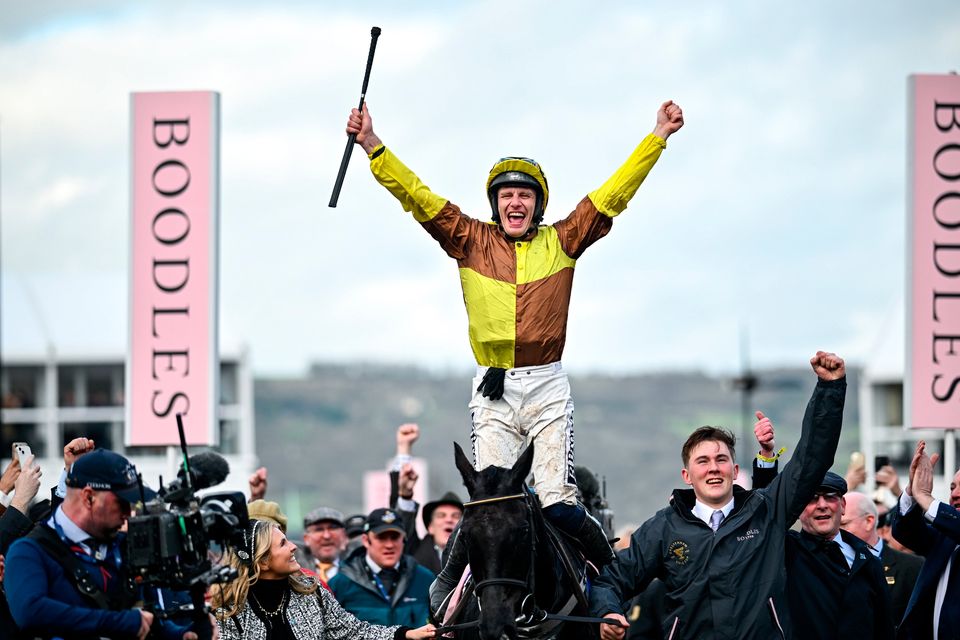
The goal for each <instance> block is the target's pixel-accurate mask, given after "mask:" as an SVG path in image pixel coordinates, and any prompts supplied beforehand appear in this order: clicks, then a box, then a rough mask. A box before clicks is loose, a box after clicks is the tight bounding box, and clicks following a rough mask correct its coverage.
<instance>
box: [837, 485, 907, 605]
mask: <svg viewBox="0 0 960 640" xmlns="http://www.w3.org/2000/svg"><path fill="white" fill-rule="evenodd" d="M846 499H847V506H846V509H845V511H844V514H843V519H842V520H841V521H840V528H841V529H843V530H845V531H849V532H850V533H852V534H853V535H855V536H857V537H858V538H860V539H861V540H863V541H864V542H866V543H867V545H868V546H869V547H870V551H871V552H872V553H873V555H874V556H875V557H876V558H879V560H880V563H881V564H882V565H883V575H884V578H886V581H887V590H888V591H889V593H890V602H891V603H892V605H893V610H892V613H893V622H894V624H900V621H901V620H902V619H903V614H904V613H905V612H906V610H907V603H908V602H909V601H910V594H911V593H913V586H914V585H915V584H916V583H917V578H918V577H919V576H920V569H921V568H922V567H923V558H921V557H920V556H915V555H913V554H912V553H904V552H903V551H897V550H896V549H894V548H893V547H891V546H890V545H889V544H886V543H885V542H884V540H883V538H881V537H880V534H879V533H877V506H876V505H875V504H874V503H873V500H871V499H870V497H869V496H867V495H865V494H863V493H857V492H850V493H848V494H847V495H846Z"/></svg>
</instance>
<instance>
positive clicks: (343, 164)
mask: <svg viewBox="0 0 960 640" xmlns="http://www.w3.org/2000/svg"><path fill="white" fill-rule="evenodd" d="M379 37H380V27H374V28H373V29H370V53H368V54H367V70H366V71H365V72H364V74H363V87H362V88H361V89H360V106H359V107H357V108H358V109H360V111H361V112H363V102H364V100H365V99H366V96H367V83H368V82H370V69H371V68H372V67H373V54H374V52H375V51H376V50H377V38H379ZM356 141H357V134H355V133H351V134H350V135H349V136H347V148H346V149H344V150H343V158H342V159H341V160H340V171H338V172H337V182H336V183H335V184H334V185H333V194H332V195H331V196H330V206H331V207H336V206H337V200H339V199H340V188H341V187H342V186H343V179H344V177H346V175H347V165H349V164H350V154H351V153H352V152H353V145H354V143H355V142H356Z"/></svg>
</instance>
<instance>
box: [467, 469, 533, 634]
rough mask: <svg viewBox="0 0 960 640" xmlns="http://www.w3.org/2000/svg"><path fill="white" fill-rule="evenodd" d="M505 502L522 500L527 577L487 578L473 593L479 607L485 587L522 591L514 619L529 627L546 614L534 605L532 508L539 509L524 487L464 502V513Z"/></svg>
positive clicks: (481, 581)
mask: <svg viewBox="0 0 960 640" xmlns="http://www.w3.org/2000/svg"><path fill="white" fill-rule="evenodd" d="M507 500H523V503H524V507H525V511H526V520H527V525H528V527H529V531H530V563H529V566H528V569H527V577H526V579H525V580H518V579H516V578H498V577H493V578H487V579H486V580H480V581H479V582H477V583H476V584H475V585H474V587H473V590H474V593H476V594H477V606H478V607H479V606H480V593H481V592H482V591H483V590H484V589H486V588H487V587H493V586H501V587H514V588H516V589H522V591H521V593H522V594H523V600H521V602H520V614H519V615H518V616H517V617H516V622H517V624H518V625H521V626H530V625H534V624H537V623H539V622H541V621H542V620H543V619H544V617H545V616H546V612H543V611H540V610H539V609H538V608H537V604H536V596H535V594H536V571H537V567H536V560H537V530H536V527H535V526H534V524H535V523H534V515H533V510H534V508H539V507H538V506H537V505H535V504H533V495H532V494H531V493H530V491H529V489H527V487H526V485H524V489H523V492H522V493H514V494H511V495H506V496H494V497H492V498H483V499H481V500H472V501H470V502H465V503H464V504H463V508H464V511H466V509H467V508H468V507H477V506H481V505H486V504H493V503H496V502H505V501H507Z"/></svg>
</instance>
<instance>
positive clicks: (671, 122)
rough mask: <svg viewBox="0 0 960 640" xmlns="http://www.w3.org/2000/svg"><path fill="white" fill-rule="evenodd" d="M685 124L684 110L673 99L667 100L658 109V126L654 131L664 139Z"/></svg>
mask: <svg viewBox="0 0 960 640" xmlns="http://www.w3.org/2000/svg"><path fill="white" fill-rule="evenodd" d="M682 126H683V110H682V109H681V108H680V105H678V104H676V103H675V102H674V101H673V100H667V101H666V102H664V103H663V104H662V105H660V109H659V110H658V111H657V126H655V127H654V128H653V133H654V134H655V135H658V136H660V137H661V138H663V139H664V140H666V139H667V138H669V137H670V136H671V135H673V134H674V133H676V132H677V131H679V130H680V127H682Z"/></svg>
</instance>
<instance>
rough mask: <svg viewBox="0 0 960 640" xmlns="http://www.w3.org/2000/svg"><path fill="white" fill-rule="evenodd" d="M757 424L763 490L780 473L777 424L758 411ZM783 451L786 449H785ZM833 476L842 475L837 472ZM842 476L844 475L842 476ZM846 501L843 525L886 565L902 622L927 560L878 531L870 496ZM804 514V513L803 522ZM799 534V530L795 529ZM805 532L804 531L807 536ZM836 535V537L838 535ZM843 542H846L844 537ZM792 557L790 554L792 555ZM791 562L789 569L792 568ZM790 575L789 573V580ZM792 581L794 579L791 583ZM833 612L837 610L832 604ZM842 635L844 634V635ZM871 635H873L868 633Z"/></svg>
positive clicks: (757, 467) (758, 480)
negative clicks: (894, 544)
mask: <svg viewBox="0 0 960 640" xmlns="http://www.w3.org/2000/svg"><path fill="white" fill-rule="evenodd" d="M757 420H758V421H757V423H756V424H755V425H754V427H753V432H754V435H756V437H757V443H758V444H759V445H760V452H759V453H758V454H757V457H756V459H755V460H754V461H753V488H754V489H759V488H762V487H765V486H767V485H768V484H770V481H771V480H772V479H773V478H774V477H776V475H777V458H778V457H779V455H778V454H776V453H775V452H774V430H773V423H772V422H771V421H770V419H769V418H767V417H766V416H764V415H763V413H761V412H759V411H758V412H757ZM781 451H783V450H781ZM829 476H832V477H834V480H836V478H839V476H836V475H835V474H829ZM841 479H842V478H841ZM835 486H836V488H837V489H838V490H839V489H840V488H843V489H846V486H847V485H846V481H845V480H844V482H843V483H842V486H841V483H840V482H835ZM844 499H845V504H844V506H843V509H842V512H841V514H840V528H841V529H842V530H843V531H845V532H848V533H851V534H853V535H854V536H856V537H857V538H859V539H860V540H862V541H863V542H865V543H866V545H867V548H868V549H869V550H870V553H872V554H873V556H874V557H875V558H877V559H879V560H880V562H881V564H882V566H883V573H884V579H885V581H886V583H887V592H888V593H889V595H890V599H891V603H892V610H891V614H892V615H891V619H892V620H893V623H894V625H896V624H898V623H899V622H900V620H901V619H902V618H903V613H904V611H905V610H906V608H907V602H908V601H909V599H910V594H911V592H912V591H913V585H914V584H915V583H916V581H917V577H918V576H919V575H920V567H921V566H922V565H923V559H921V558H918V557H917V556H915V555H912V554H909V553H904V552H902V551H897V550H896V549H894V548H893V547H891V546H890V545H889V544H886V543H885V541H884V540H883V539H882V538H881V537H880V535H879V533H878V532H877V506H876V505H875V504H874V503H873V500H871V499H870V498H869V497H868V496H866V495H864V494H862V493H857V492H850V493H847V494H846V495H845V496H844ZM802 520H803V517H802V516H801V521H802ZM792 534H793V535H795V532H792ZM803 535H804V534H801V536H803ZM835 537H836V536H835ZM840 543H842V544H846V543H845V542H843V540H842V538H841V540H840ZM792 544H794V543H793V542H790V543H789V544H788V547H787V549H788V554H789V553H790V545H792ZM788 559H789V555H788ZM789 568H790V567H789V565H788V570H789ZM789 578H790V576H788V579H789ZM791 584H792V582H791ZM830 608H831V611H832V610H833V607H832V605H830ZM838 637H843V636H842V635H840V636H838ZM868 637H869V636H868Z"/></svg>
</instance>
